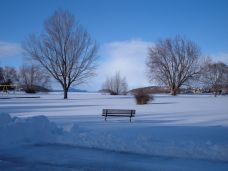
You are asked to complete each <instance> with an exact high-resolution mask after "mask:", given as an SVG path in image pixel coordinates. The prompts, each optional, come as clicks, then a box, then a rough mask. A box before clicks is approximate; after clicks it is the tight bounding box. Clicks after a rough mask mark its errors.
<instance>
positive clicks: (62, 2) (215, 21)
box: [0, 0, 228, 89]
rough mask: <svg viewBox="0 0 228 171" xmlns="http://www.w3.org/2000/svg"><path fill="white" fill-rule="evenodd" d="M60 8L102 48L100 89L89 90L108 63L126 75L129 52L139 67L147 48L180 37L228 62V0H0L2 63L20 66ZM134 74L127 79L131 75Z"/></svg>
mask: <svg viewBox="0 0 228 171" xmlns="http://www.w3.org/2000/svg"><path fill="white" fill-rule="evenodd" d="M58 8H62V9H66V10H69V11H70V12H71V13H73V14H74V15H75V17H76V19H77V20H78V21H79V22H80V23H81V24H82V25H83V26H84V27H85V28H86V29H87V30H88V31H89V32H90V33H91V35H92V37H93V38H94V39H96V40H97V41H98V42H99V44H100V47H101V49H100V52H99V54H100V56H101V57H100V61H99V62H100V64H101V67H100V70H98V76H97V78H96V79H93V81H95V80H99V81H95V83H94V84H95V85H96V86H95V87H96V88H95V87H93V86H91V85H85V88H88V89H97V88H98V87H99V86H100V84H101V82H102V81H103V80H104V79H105V78H104V77H106V75H105V74H103V75H102V73H103V72H104V69H105V68H106V69H107V67H106V66H107V65H108V64H112V63H113V61H118V62H116V65H115V66H117V67H116V68H112V69H111V71H110V72H108V71H107V72H106V73H113V72H115V70H120V71H122V70H123V68H124V67H119V68H118V66H120V65H123V64H127V63H128V60H126V59H129V60H130V62H131V58H129V56H128V55H129V54H130V55H132V56H133V57H132V58H133V59H135V63H138V62H139V61H140V60H139V59H141V61H142V63H145V58H146V55H147V53H146V52H144V51H146V50H147V46H148V45H150V44H153V42H156V41H157V40H158V39H160V38H166V37H173V36H175V35H176V34H181V35H185V36H186V37H187V38H188V39H191V40H193V41H195V42H196V43H197V44H198V45H199V46H200V47H201V49H202V53H203V54H204V55H210V56H212V57H214V58H215V59H216V60H222V61H225V62H227V61H228V59H227V58H228V1H227V0H0V22H1V25H0V65H12V66H19V65H21V63H22V57H23V55H21V49H20V48H19V45H20V43H21V42H22V41H23V40H24V38H25V37H26V36H27V35H28V34H29V33H31V32H34V33H36V34H39V33H40V32H41V31H42V29H43V21H44V20H45V19H46V18H47V17H49V16H50V15H51V14H52V13H53V11H54V10H55V9H58ZM123 47H126V49H123ZM137 48H138V49H137ZM127 50H128V51H131V52H128V51H127ZM135 50H136V51H135ZM134 51H135V52H134ZM121 57H122V58H121ZM122 59H123V61H125V63H124V62H123V63H121V60H122ZM133 61H134V60H133ZM141 66H142V67H143V65H141ZM113 67H114V66H113ZM132 67H135V66H134V65H132ZM108 68H109V69H110V67H108ZM142 70H143V69H142ZM130 71H131V72H133V69H132V68H131V69H130V70H128V71H126V69H125V71H124V70H123V75H125V76H126V77H130V76H129V73H131V72H130ZM135 72H136V71H135ZM137 72H138V71H137ZM141 74H144V71H143V72H141ZM144 75H145V74H144ZM138 77H140V76H138ZM143 79H144V80H142V79H139V80H138V81H137V80H136V79H135V80H132V79H130V81H132V84H131V83H130V87H137V86H143V85H147V84H149V83H146V78H145V77H143ZM133 82H134V83H133ZM94 84H93V85H94Z"/></svg>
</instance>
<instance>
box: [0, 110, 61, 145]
mask: <svg viewBox="0 0 228 171" xmlns="http://www.w3.org/2000/svg"><path fill="white" fill-rule="evenodd" d="M60 134H61V129H59V128H57V126H56V125H55V124H54V123H51V122H50V121H49V120H48V119H47V118H46V117H45V116H36V117H31V118H24V119H21V118H17V117H14V118H12V117H10V115H9V114H7V113H0V145H1V147H2V146H12V145H21V144H35V143H54V142H56V138H57V137H58V135H60Z"/></svg>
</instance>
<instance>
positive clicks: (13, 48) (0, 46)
mask: <svg viewBox="0 0 228 171" xmlns="http://www.w3.org/2000/svg"><path fill="white" fill-rule="evenodd" d="M21 53H22V48H21V46H20V44H18V43H9V42H0V58H5V57H14V56H16V55H20V54H21Z"/></svg>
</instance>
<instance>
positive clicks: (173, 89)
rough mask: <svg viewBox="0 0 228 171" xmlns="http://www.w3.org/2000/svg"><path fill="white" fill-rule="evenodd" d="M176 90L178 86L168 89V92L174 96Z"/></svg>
mask: <svg viewBox="0 0 228 171" xmlns="http://www.w3.org/2000/svg"><path fill="white" fill-rule="evenodd" d="M177 92H178V88H177V87H172V88H171V90H170V94H171V95H172V96H176V95H177Z"/></svg>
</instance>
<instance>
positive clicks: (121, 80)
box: [102, 72, 127, 95]
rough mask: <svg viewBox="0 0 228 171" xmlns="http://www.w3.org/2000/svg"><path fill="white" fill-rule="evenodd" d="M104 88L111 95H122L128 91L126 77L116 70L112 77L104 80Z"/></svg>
mask: <svg viewBox="0 0 228 171" xmlns="http://www.w3.org/2000/svg"><path fill="white" fill-rule="evenodd" d="M102 89H103V90H104V91H107V92H108V93H110V94H111V95H120V94H126V93H127V81H126V79H125V77H122V76H121V75H120V72H116V74H115V75H114V76H112V77H111V78H107V79H106V81H105V82H104V84H103V86H102Z"/></svg>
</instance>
